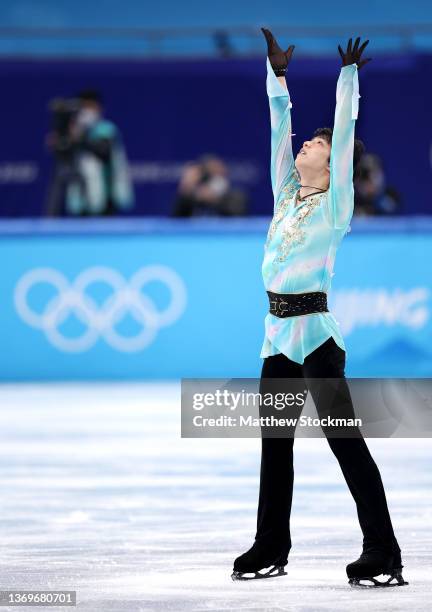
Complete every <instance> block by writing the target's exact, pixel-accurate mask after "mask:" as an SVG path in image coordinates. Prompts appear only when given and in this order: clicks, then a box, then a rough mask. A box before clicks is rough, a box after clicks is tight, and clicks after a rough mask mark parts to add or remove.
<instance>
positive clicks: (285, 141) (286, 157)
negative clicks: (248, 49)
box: [266, 58, 295, 205]
mask: <svg viewBox="0 0 432 612" xmlns="http://www.w3.org/2000/svg"><path fill="white" fill-rule="evenodd" d="M266 86H267V95H268V98H269V105H270V124H271V163H270V173H271V183H272V189H273V196H274V202H275V205H276V204H277V201H278V199H279V196H280V193H281V190H282V188H283V187H284V186H285V185H287V183H289V182H290V181H291V180H293V179H294V178H295V165H294V157H293V152H292V144H291V137H292V128H291V107H292V104H291V100H290V96H289V92H288V90H287V89H285V88H284V87H283V86H282V85H281V84H280V83H279V81H278V79H277V77H276V75H275V73H274V71H273V68H272V66H271V64H270V60H269V59H268V58H267V81H266Z"/></svg>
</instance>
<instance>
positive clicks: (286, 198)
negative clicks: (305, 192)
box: [265, 170, 300, 247]
mask: <svg viewBox="0 0 432 612" xmlns="http://www.w3.org/2000/svg"><path fill="white" fill-rule="evenodd" d="M299 181H300V176H299V174H298V172H297V170H295V171H294V177H293V180H291V181H290V182H289V183H288V185H287V186H286V187H284V188H283V189H282V193H283V197H282V198H281V199H280V200H279V202H278V204H277V205H276V211H275V214H274V215H273V219H272V221H271V223H270V227H269V231H268V233H267V240H266V243H265V247H267V246H268V245H269V243H270V241H271V239H272V238H273V236H274V233H275V231H276V229H277V226H278V224H279V222H280V221H281V220H282V219H283V218H284V216H285V212H286V209H287V208H288V204H289V203H290V201H291V199H292V198H293V197H294V196H295V194H296V193H297V191H298V190H299V188H300V184H299Z"/></svg>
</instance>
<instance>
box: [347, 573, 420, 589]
mask: <svg viewBox="0 0 432 612" xmlns="http://www.w3.org/2000/svg"><path fill="white" fill-rule="evenodd" d="M363 581H368V583H369V584H368V583H366V584H365V583H364V582H363ZM348 583H349V584H350V585H351V586H352V587H354V588H360V589H383V588H384V589H385V588H387V587H397V586H406V585H408V584H409V582H406V581H405V580H404V579H403V576H402V574H400V573H397V574H391V575H390V577H389V579H388V580H385V581H384V582H382V581H380V580H377V579H376V578H374V577H372V576H365V577H364V578H350V579H349V580H348Z"/></svg>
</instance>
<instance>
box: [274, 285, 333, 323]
mask: <svg viewBox="0 0 432 612" xmlns="http://www.w3.org/2000/svg"><path fill="white" fill-rule="evenodd" d="M267 295H268V297H269V301H270V314H272V315H274V316H275V317H281V318H285V317H296V316H298V315H305V314H312V313H314V312H328V308H327V294H326V293H324V292H323V291H312V292H310V293H273V292H272V291H267Z"/></svg>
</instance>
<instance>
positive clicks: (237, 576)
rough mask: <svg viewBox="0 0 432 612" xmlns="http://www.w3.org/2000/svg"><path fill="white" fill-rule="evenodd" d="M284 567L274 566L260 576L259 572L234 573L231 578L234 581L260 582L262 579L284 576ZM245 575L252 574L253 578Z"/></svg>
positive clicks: (285, 573)
mask: <svg viewBox="0 0 432 612" xmlns="http://www.w3.org/2000/svg"><path fill="white" fill-rule="evenodd" d="M284 567H285V566H284V565H275V566H273V567H272V568H271V569H269V571H268V572H265V573H264V574H261V573H260V572H236V571H234V572H233V573H232V574H231V578H232V579H233V580H234V581H236V580H260V579H262V578H277V577H278V576H286V575H287V572H286V571H285V570H284ZM246 574H254V575H253V576H247V575H246Z"/></svg>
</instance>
